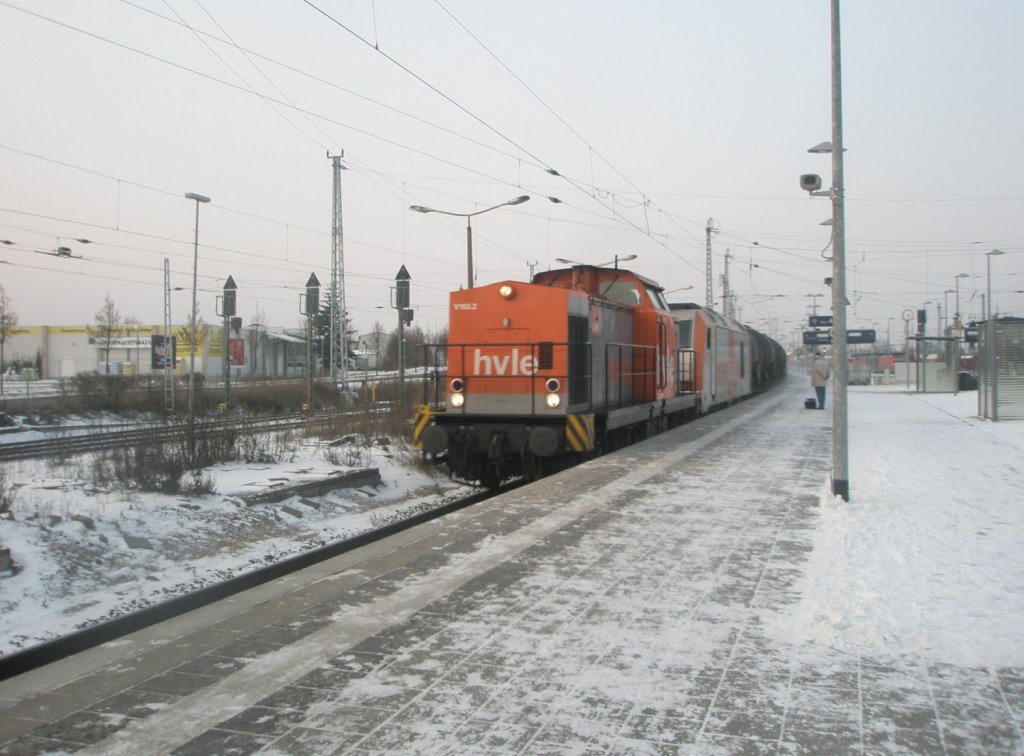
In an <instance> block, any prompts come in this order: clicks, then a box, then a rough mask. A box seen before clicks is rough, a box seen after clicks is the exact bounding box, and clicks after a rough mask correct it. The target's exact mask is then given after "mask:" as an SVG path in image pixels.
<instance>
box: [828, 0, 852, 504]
mask: <svg viewBox="0 0 1024 756" xmlns="http://www.w3.org/2000/svg"><path fill="white" fill-rule="evenodd" d="M840 50H841V47H840V36H839V0H832V232H833V234H834V235H835V236H834V237H833V244H832V247H833V250H832V332H833V334H834V336H833V346H834V350H833V366H832V367H833V369H832V386H833V392H832V393H833V394H834V395H835V398H834V399H833V400H832V494H833V495H834V496H839V497H840V498H842V499H843V501H849V500H850V470H849V468H850V461H849V458H850V453H849V446H848V442H849V435H848V422H849V412H848V409H847V402H846V385H847V380H848V373H849V366H848V365H847V356H846V354H847V350H846V213H845V206H844V205H845V198H844V191H845V187H844V185H843V92H842V82H843V76H842V64H841V55H840Z"/></svg>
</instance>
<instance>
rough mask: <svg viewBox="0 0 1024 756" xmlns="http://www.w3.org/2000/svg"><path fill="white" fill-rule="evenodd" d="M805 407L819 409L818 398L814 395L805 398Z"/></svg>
mask: <svg viewBox="0 0 1024 756" xmlns="http://www.w3.org/2000/svg"><path fill="white" fill-rule="evenodd" d="M804 409H818V400H817V399H814V398H813V397H812V398H810V399H804Z"/></svg>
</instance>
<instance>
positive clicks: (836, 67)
mask: <svg viewBox="0 0 1024 756" xmlns="http://www.w3.org/2000/svg"><path fill="white" fill-rule="evenodd" d="M830 11H831V12H830V21H831V23H830V43H831V44H830V48H831V58H832V77H831V79H832V81H831V83H832V98H831V99H832V141H831V142H822V143H821V144H818V145H815V146H814V147H811V148H810V149H809V150H808V152H813V153H831V154H832V186H831V188H830V189H828V190H826V191H819V190H820V189H821V179H820V178H819V177H818V176H816V175H812V174H807V175H804V176H801V177H800V185H801V187H802V188H803V189H805V190H807V191H808V192H809V193H810V195H811V196H812V197H815V196H827V197H829V198H830V199H831V200H832V223H831V226H832V333H833V337H832V352H833V363H832V367H833V370H832V386H833V394H834V399H833V400H832V494H833V495H834V496H838V497H840V498H841V499H843V501H849V500H850V473H849V467H850V453H849V446H848V441H849V427H848V424H849V413H848V409H847V395H846V394H847V392H846V388H847V382H848V376H849V365H848V364H847V339H846V210H845V201H846V200H845V191H846V189H845V185H844V180H843V152H844V148H843V95H842V81H843V77H842V61H841V54H840V53H841V47H840V34H839V25H840V24H839V0H831V3H830Z"/></svg>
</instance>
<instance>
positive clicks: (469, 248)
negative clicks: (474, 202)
mask: <svg viewBox="0 0 1024 756" xmlns="http://www.w3.org/2000/svg"><path fill="white" fill-rule="evenodd" d="M471 220H472V217H471V216H469V215H467V216H466V288H467V289H472V288H473V226H472V225H471V224H470V221H471Z"/></svg>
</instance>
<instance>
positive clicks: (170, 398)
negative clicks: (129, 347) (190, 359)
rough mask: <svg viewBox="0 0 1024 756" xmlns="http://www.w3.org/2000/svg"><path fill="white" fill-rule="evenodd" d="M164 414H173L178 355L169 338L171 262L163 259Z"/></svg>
mask: <svg viewBox="0 0 1024 756" xmlns="http://www.w3.org/2000/svg"><path fill="white" fill-rule="evenodd" d="M163 339H164V412H166V413H167V414H168V415H170V414H172V413H173V412H174V376H173V375H172V374H171V373H172V371H173V369H174V363H175V360H177V357H178V355H177V354H176V352H175V349H174V340H173V338H172V337H171V260H170V258H168V257H165V258H164V335H163Z"/></svg>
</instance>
